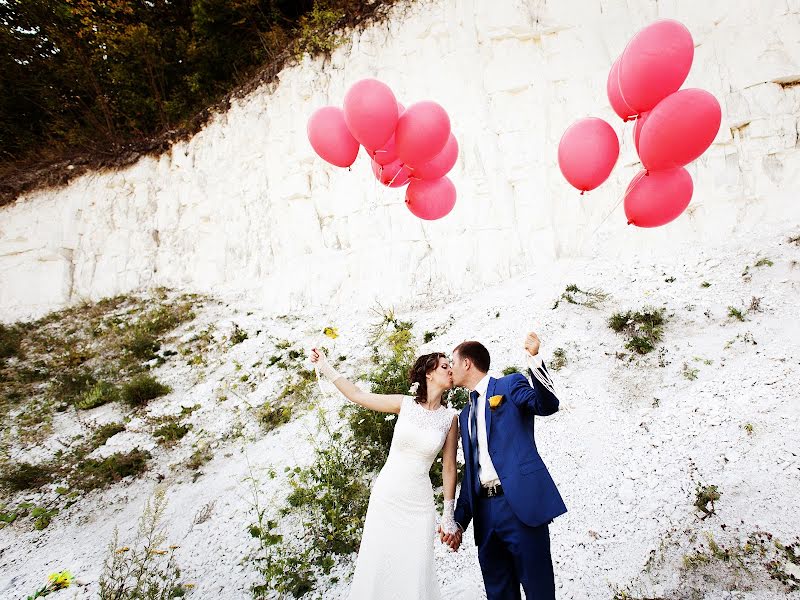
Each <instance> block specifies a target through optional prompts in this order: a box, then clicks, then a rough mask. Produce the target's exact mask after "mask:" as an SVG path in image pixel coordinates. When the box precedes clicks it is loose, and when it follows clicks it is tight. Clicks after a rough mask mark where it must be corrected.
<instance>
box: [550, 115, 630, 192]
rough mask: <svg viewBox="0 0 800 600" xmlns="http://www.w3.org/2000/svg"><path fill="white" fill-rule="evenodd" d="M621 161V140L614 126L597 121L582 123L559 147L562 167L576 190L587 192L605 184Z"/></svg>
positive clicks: (587, 119)
mask: <svg viewBox="0 0 800 600" xmlns="http://www.w3.org/2000/svg"><path fill="white" fill-rule="evenodd" d="M618 157H619V140H618V139H617V134H616V133H614V130H613V129H612V128H611V125H609V124H608V123H606V122H605V121H603V119H598V118H596V117H589V118H586V119H579V120H578V121H575V123H573V124H572V125H570V126H569V128H567V130H566V131H565V132H564V135H563V136H561V141H560V142H559V143H558V166H559V168H560V169H561V173H563V175H564V177H565V178H566V180H567V181H569V183H570V184H571V185H572V186H573V187H576V188H578V189H579V190H581V191H582V192H587V191H589V190H593V189H594V188H596V187H597V186H598V185H600V184H601V183H603V182H604V181H605V180H606V179H608V176H609V175H610V174H611V169H613V168H614V164H615V163H616V162H617V158H618Z"/></svg>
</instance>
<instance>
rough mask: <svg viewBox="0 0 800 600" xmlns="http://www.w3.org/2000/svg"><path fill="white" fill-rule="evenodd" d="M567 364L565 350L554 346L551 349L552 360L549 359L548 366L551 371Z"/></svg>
mask: <svg viewBox="0 0 800 600" xmlns="http://www.w3.org/2000/svg"><path fill="white" fill-rule="evenodd" d="M566 366H567V351H566V350H564V349H563V348H556V349H555V351H553V360H551V361H550V368H551V369H553V371H560V370H561V369H563V368H564V367H566Z"/></svg>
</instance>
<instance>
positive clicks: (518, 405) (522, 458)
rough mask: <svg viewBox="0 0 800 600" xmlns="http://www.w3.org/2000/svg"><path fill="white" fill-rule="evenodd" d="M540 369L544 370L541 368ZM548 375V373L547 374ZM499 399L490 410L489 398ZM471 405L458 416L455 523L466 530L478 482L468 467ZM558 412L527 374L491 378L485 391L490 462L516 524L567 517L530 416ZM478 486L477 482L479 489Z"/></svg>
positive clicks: (551, 398) (555, 403)
mask: <svg viewBox="0 0 800 600" xmlns="http://www.w3.org/2000/svg"><path fill="white" fill-rule="evenodd" d="M542 369H545V367H544V365H542ZM545 372H546V370H545ZM497 395H502V396H503V399H502V401H501V403H500V405H499V406H497V407H496V408H494V409H493V408H491V407H490V406H489V398H491V397H492V396H497ZM469 411H470V405H469V404H467V406H466V407H465V408H464V409H463V410H462V411H461V414H460V415H459V425H460V427H461V444H462V448H463V449H464V460H465V462H466V465H465V470H464V479H463V481H462V482H461V493H460V494H459V496H458V501H457V502H456V509H455V520H456V522H457V523H458V524H459V525H461V527H462V529H464V530H466V528H467V527H468V526H469V523H470V521H471V520H472V516H473V514H474V513H475V510H474V507H475V502H476V500H478V499H477V498H475V491H474V490H475V488H476V479H477V478H478V474H477V473H474V472H473V471H474V470H475V469H473V467H472V443H471V442H470V435H469ZM557 411H558V398H556V396H555V395H553V394H551V393H550V392H549V391H548V390H547V388H545V387H544V386H543V385H542V384H541V383H540V382H539V380H538V379H536V377H534V376H533V373H531V381H530V382H528V379H527V378H526V377H525V376H524V375H522V374H521V373H514V374H512V375H508V376H506V377H501V378H500V379H495V378H493V377H492V378H490V379H489V386H488V388H487V390H486V413H485V416H486V436H487V439H488V445H489V456H491V458H492V464H494V466H495V469H496V470H497V474H498V476H499V477H500V483H501V484H502V486H503V492H504V494H505V497H506V500H507V501H508V504H509V505H510V506H511V509H512V510H513V511H514V514H515V515H516V516H517V518H519V520H520V521H522V522H523V523H525V524H526V525H529V526H531V527H537V526H539V525H543V524H545V523H549V522H550V521H552V520H553V519H554V518H556V517H557V516H559V515H562V514H564V513H565V512H567V507H566V506H565V505H564V501H563V500H562V499H561V494H559V492H558V488H556V484H555V483H554V482H553V478H552V477H550V473H549V472H548V470H547V467H546V466H545V464H544V462H543V461H542V457H541V456H539V451H538V450H537V449H536V441H535V439H534V435H533V426H534V417H535V416H536V415H538V416H540V417H546V416H548V415H552V414H553V413H555V412H557ZM479 484H480V482H478V483H477V485H479ZM480 529H481V523H478V522H477V521H476V523H475V538H476V540H478V539H479V537H480Z"/></svg>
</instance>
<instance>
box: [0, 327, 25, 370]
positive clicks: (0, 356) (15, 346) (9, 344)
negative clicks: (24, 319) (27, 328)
mask: <svg viewBox="0 0 800 600" xmlns="http://www.w3.org/2000/svg"><path fill="white" fill-rule="evenodd" d="M21 352H22V331H21V330H20V328H18V327H15V326H13V325H12V326H8V325H3V324H2V323H0V365H2V361H4V360H5V359H6V358H11V357H12V356H20V354H21Z"/></svg>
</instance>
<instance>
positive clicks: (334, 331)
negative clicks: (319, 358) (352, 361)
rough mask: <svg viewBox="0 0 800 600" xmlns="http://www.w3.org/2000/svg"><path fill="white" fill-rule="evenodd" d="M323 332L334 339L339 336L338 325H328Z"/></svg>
mask: <svg viewBox="0 0 800 600" xmlns="http://www.w3.org/2000/svg"><path fill="white" fill-rule="evenodd" d="M322 333H324V334H325V335H327V336H328V337H329V338H331V339H332V340H335V339H336V338H337V337H339V331H338V330H337V329H336V327H326V328H325V329H323V330H322Z"/></svg>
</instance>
